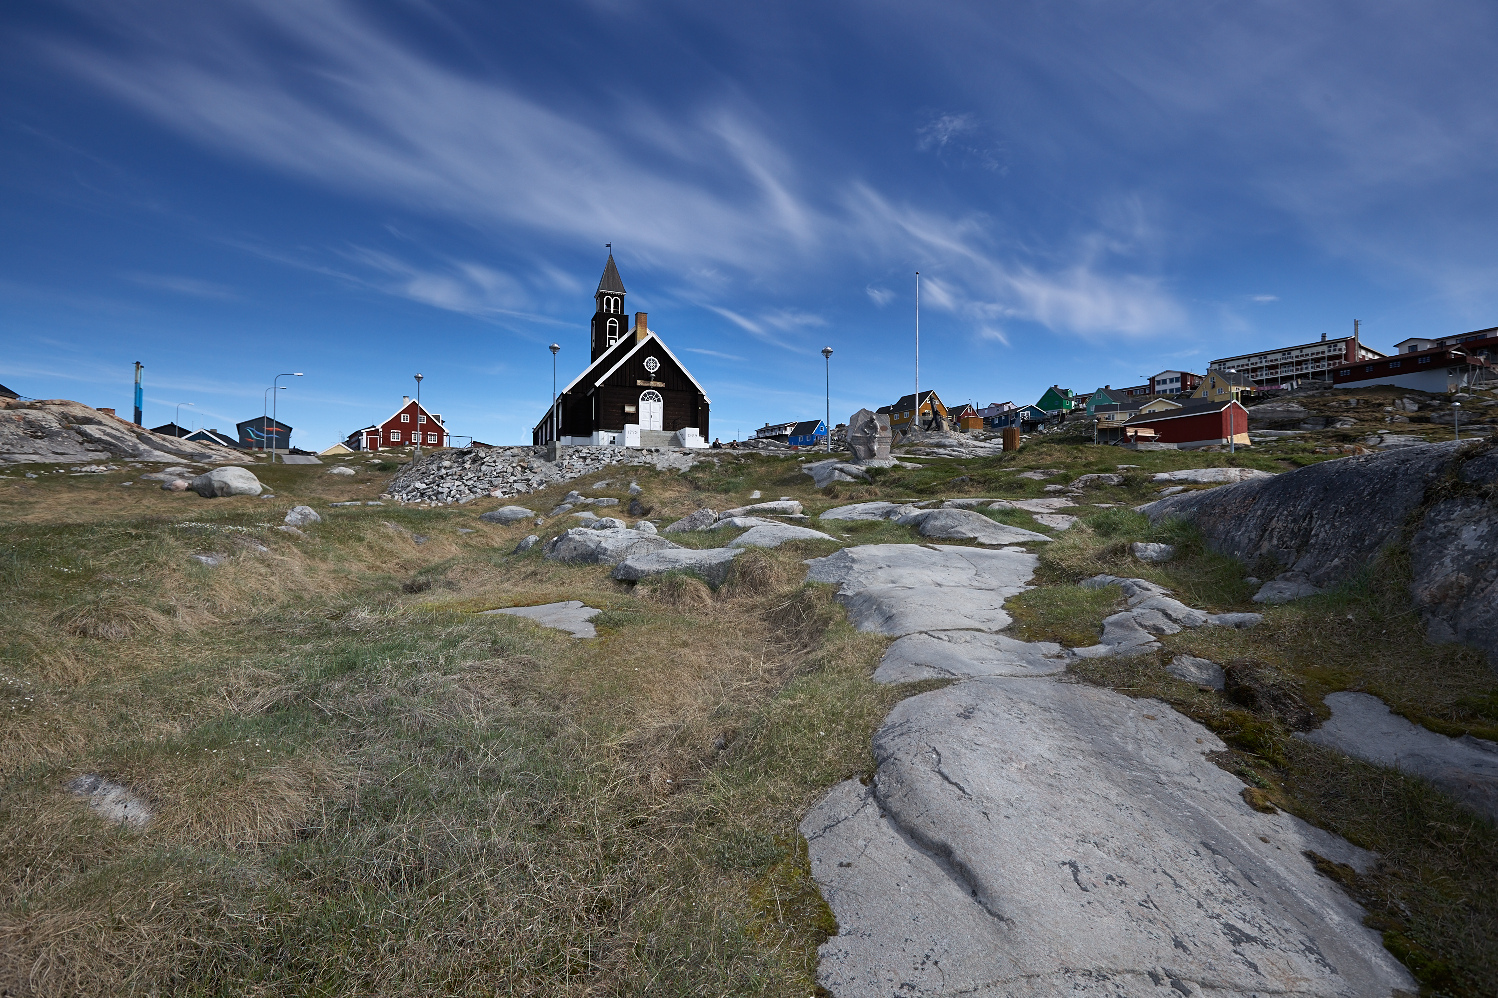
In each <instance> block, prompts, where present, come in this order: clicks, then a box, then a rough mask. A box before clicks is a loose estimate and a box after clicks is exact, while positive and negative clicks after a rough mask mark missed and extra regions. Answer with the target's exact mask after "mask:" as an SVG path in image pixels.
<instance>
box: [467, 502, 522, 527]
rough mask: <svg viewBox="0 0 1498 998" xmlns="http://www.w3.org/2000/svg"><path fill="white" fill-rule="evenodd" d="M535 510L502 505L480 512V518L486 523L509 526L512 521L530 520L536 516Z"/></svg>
mask: <svg viewBox="0 0 1498 998" xmlns="http://www.w3.org/2000/svg"><path fill="white" fill-rule="evenodd" d="M535 515H536V513H535V511H534V510H529V509H526V508H525V507H524V506H501V507H499V509H491V510H490V511H489V512H487V513H480V514H479V519H480V520H483V521H484V522H485V523H498V524H501V525H502V526H506V527H508V526H509V525H510V524H512V523H519V522H520V521H521V520H529V519H533V518H534V517H535Z"/></svg>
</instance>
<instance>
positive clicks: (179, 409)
mask: <svg viewBox="0 0 1498 998" xmlns="http://www.w3.org/2000/svg"><path fill="white" fill-rule="evenodd" d="M184 405H192V403H191V402H178V403H177V414H176V415H175V416H173V417H172V425H173V426H174V427H176V428H177V429H178V430H180V429H182V423H181V422H180V420H181V419H182V407H183V406H184ZM172 435H173V436H176V437H180V436H182V434H180V433H176V432H173V434H172Z"/></svg>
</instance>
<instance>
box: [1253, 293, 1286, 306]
mask: <svg viewBox="0 0 1498 998" xmlns="http://www.w3.org/2000/svg"><path fill="white" fill-rule="evenodd" d="M1248 300H1249V301H1251V302H1256V303H1258V304H1260V305H1267V304H1268V303H1269V302H1272V301H1279V300H1280V297H1279V295H1249V296H1248Z"/></svg>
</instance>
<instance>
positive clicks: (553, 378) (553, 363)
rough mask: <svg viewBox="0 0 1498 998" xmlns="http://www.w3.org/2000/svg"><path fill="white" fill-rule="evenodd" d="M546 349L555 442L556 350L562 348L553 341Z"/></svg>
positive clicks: (554, 441) (552, 438) (552, 429)
mask: <svg viewBox="0 0 1498 998" xmlns="http://www.w3.org/2000/svg"><path fill="white" fill-rule="evenodd" d="M546 349H548V350H550V351H551V443H552V444H553V445H555V444H556V442H557V351H558V350H560V349H562V348H561V347H560V346H558V345H557V344H555V343H553V344H552V345H551V346H549V347H547V348H546Z"/></svg>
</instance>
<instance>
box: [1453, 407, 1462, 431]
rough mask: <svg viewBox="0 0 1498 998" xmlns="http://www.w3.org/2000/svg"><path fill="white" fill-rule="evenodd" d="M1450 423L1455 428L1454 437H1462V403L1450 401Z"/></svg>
mask: <svg viewBox="0 0 1498 998" xmlns="http://www.w3.org/2000/svg"><path fill="white" fill-rule="evenodd" d="M1451 425H1452V426H1453V427H1454V428H1455V429H1456V439H1458V440H1460V439H1461V438H1462V404H1461V403H1460V402H1453V403H1451Z"/></svg>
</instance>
